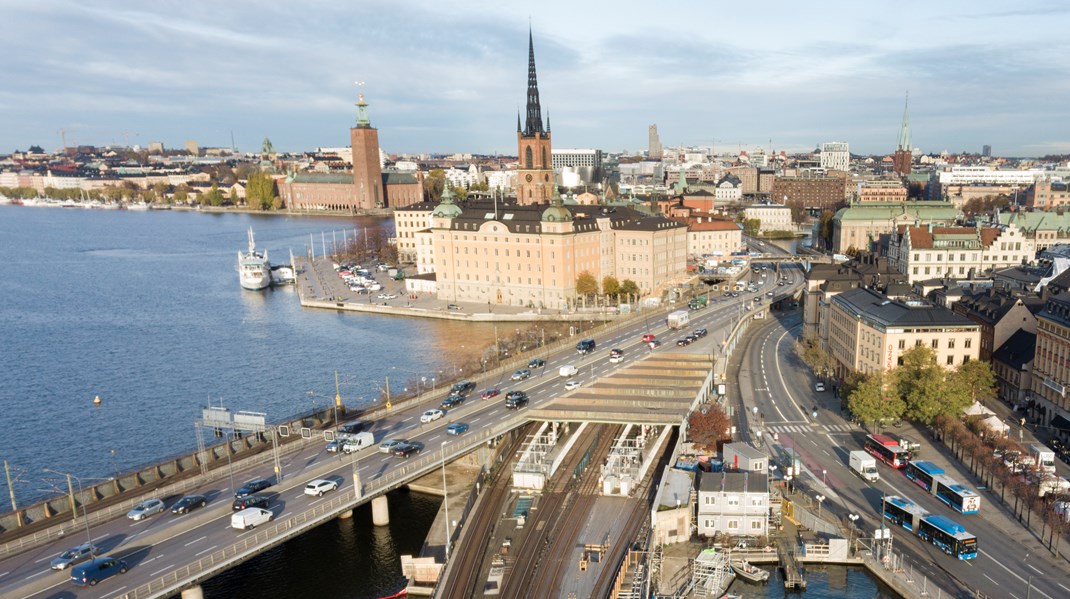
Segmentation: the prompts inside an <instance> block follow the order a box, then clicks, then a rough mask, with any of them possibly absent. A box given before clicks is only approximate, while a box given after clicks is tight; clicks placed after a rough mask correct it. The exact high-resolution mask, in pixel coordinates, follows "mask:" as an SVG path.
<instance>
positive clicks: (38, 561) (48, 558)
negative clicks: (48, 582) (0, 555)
mask: <svg viewBox="0 0 1070 599" xmlns="http://www.w3.org/2000/svg"><path fill="white" fill-rule="evenodd" d="M50 559H52V556H51V555H46V556H44V557H42V558H41V559H39V560H35V561H34V562H33V563H35V564H39V563H41V562H43V561H45V560H50ZM4 574H7V572H4ZM4 574H0V576H3V575H4Z"/></svg>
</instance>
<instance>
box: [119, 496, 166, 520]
mask: <svg viewBox="0 0 1070 599" xmlns="http://www.w3.org/2000/svg"><path fill="white" fill-rule="evenodd" d="M163 510H164V505H163V502H162V501H160V500H159V499H156V498H152V499H146V500H145V501H142V502H141V503H139V504H137V505H135V506H134V509H132V510H130V511H129V512H127V513H126V517H127V518H130V519H131V520H134V521H135V522H136V521H138V520H142V519H144V518H148V517H149V516H152V515H153V514H159V513H160V512H162V511H163Z"/></svg>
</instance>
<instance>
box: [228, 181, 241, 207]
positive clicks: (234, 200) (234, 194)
mask: <svg viewBox="0 0 1070 599" xmlns="http://www.w3.org/2000/svg"><path fill="white" fill-rule="evenodd" d="M227 200H229V201H230V203H231V205H233V206H237V205H238V202H239V201H240V198H239V197H238V188H237V187H234V186H233V185H232V186H231V188H230V193H229V194H227Z"/></svg>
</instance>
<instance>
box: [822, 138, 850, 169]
mask: <svg viewBox="0 0 1070 599" xmlns="http://www.w3.org/2000/svg"><path fill="white" fill-rule="evenodd" d="M821 168H823V169H825V170H829V171H847V170H850V168H851V151H850V146H849V145H848V143H847V142H845V141H829V142H825V143H823V144H821Z"/></svg>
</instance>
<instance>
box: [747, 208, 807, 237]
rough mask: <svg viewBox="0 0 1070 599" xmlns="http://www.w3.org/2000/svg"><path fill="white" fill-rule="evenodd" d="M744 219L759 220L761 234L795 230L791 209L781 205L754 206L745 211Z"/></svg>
mask: <svg viewBox="0 0 1070 599" xmlns="http://www.w3.org/2000/svg"><path fill="white" fill-rule="evenodd" d="M743 218H745V219H747V220H751V219H757V220H758V222H759V225H758V232H759V233H768V232H769V231H791V230H793V229H794V228H795V225H794V223H793V222H792V220H791V208H790V207H789V206H784V205H781V204H752V205H750V206H747V207H746V208H745V209H744V210H743Z"/></svg>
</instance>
